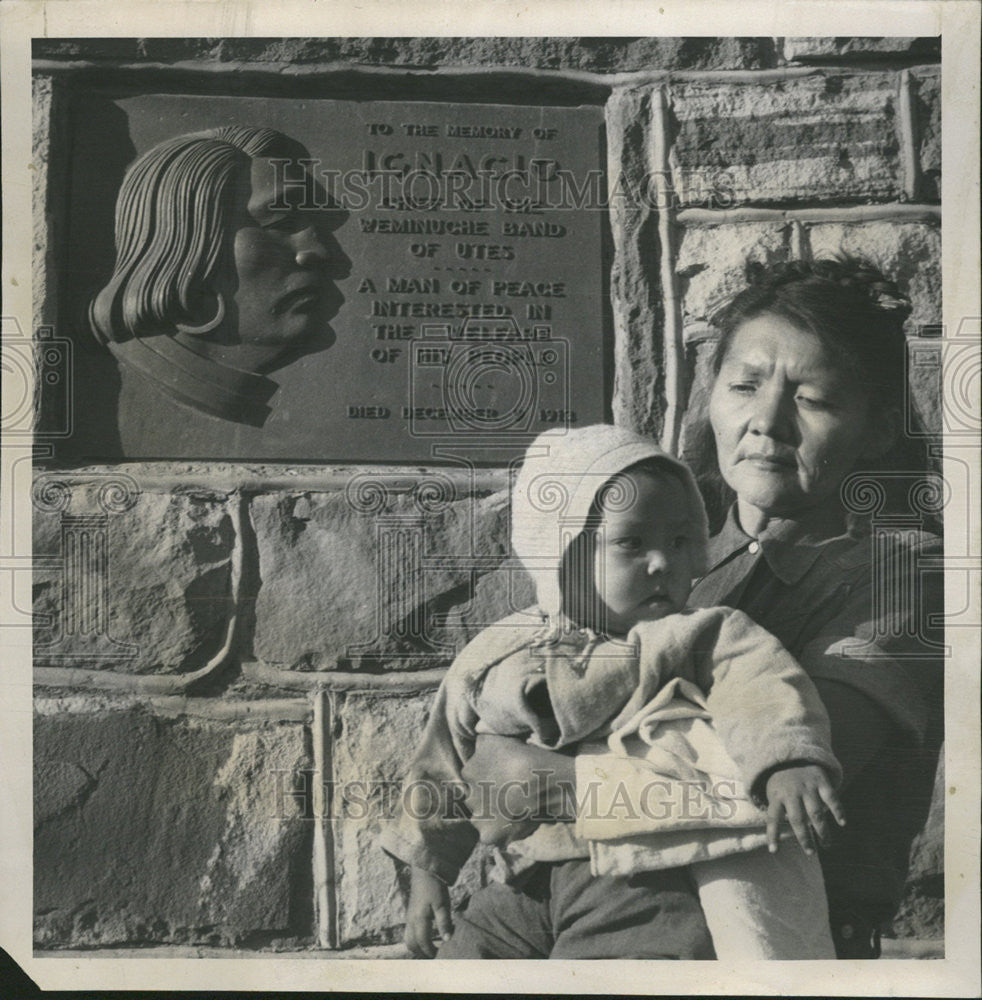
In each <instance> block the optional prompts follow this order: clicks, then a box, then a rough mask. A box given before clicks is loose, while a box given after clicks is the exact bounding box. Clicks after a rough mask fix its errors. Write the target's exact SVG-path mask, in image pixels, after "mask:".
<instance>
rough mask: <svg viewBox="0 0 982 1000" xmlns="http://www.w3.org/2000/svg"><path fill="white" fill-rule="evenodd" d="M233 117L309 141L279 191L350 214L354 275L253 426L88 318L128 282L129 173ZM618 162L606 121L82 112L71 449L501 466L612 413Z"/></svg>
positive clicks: (97, 108)
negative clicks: (118, 238) (166, 378)
mask: <svg viewBox="0 0 982 1000" xmlns="http://www.w3.org/2000/svg"><path fill="white" fill-rule="evenodd" d="M229 125H249V126H259V127H267V128H274V129H276V130H278V131H279V132H282V133H284V135H286V136H288V137H289V138H290V139H293V140H296V141H297V142H298V143H300V144H302V145H303V147H305V151H306V154H307V155H306V156H305V157H304V158H303V160H304V162H303V166H299V165H298V162H297V161H295V160H294V161H290V160H287V159H286V158H281V159H280V160H278V161H276V162H274V165H273V168H272V169H273V170H274V171H278V176H277V184H278V185H279V187H277V192H279V191H280V190H281V189H282V190H284V191H287V192H289V193H291V194H293V195H296V194H297V192H302V172H303V169H306V170H307V171H308V173H309V174H310V175H311V176H312V177H313V178H314V179H315V181H316V182H317V185H316V187H314V188H310V186H309V185H308V188H307V190H306V193H305V194H304V196H305V197H307V198H314V199H318V198H320V199H322V200H323V204H321V205H315V206H314V207H315V208H324V209H327V208H330V209H332V210H333V209H335V208H338V207H339V208H340V209H341V210H342V211H340V212H337V213H336V216H337V224H336V227H335V228H333V229H332V232H331V234H330V238H331V239H332V240H333V241H336V245H335V246H334V249H333V250H332V253H334V254H335V257H336V259H337V260H339V261H341V266H342V270H341V271H340V272H339V274H342V275H344V274H346V275H347V276H340V277H336V278H335V284H336V286H337V290H338V291H339V292H340V295H341V296H343V302H341V303H340V305H339V306H338V307H337V308H336V310H335V311H334V315H333V316H331V317H330V319H329V321H328V322H329V325H330V333H331V336H328V337H324V338H322V340H323V344H322V346H320V347H317V348H316V349H314V348H312V349H311V350H310V352H309V353H306V354H305V355H304V356H302V357H299V358H297V359H296V360H294V361H292V362H291V363H288V364H285V365H284V366H282V367H278V368H275V369H273V370H268V369H267V370H266V374H267V375H268V378H269V379H271V380H272V383H273V385H272V387H271V389H270V392H271V393H272V394H271V395H270V397H269V399H268V401H267V408H268V413H266V415H265V417H264V418H260V419H259V420H253V421H252V422H248V421H245V420H235V419H231V420H230V419H223V418H222V417H220V416H217V415H214V414H213V413H208V412H200V411H199V410H197V409H194V408H193V407H191V406H188V405H187V404H186V402H185V401H182V400H183V396H182V400H176V399H173V398H170V397H168V396H167V395H166V394H165V393H162V392H160V391H158V387H156V386H147V385H145V384H143V381H142V380H141V379H135V380H133V379H130V378H129V375H128V373H127V372H125V371H124V372H123V373H122V376H121V375H120V373H119V371H118V368H119V366H117V365H116V364H115V363H114V359H113V357H112V355H111V354H110V353H109V352H108V351H106V350H105V348H104V347H102V346H101V345H99V344H98V343H97V342H96V339H95V337H93V336H92V333H91V331H90V329H89V323H88V320H87V318H86V309H87V307H88V303H89V302H91V300H92V298H93V296H94V295H96V294H97V293H98V292H99V289H100V288H102V287H103V286H104V285H105V284H106V282H107V279H108V278H109V275H110V274H112V271H113V260H114V257H115V253H114V247H113V237H112V215H113V206H114V203H115V199H116V195H117V192H118V191H119V188H120V184H121V181H122V177H123V172H124V170H125V168H126V167H127V166H128V165H129V164H130V163H131V162H132V161H133V160H134V159H136V157H137V156H139V155H140V154H142V153H144V152H145V151H147V150H149V149H151V148H153V147H155V146H157V145H158V144H159V143H161V142H163V141H165V140H169V139H171V138H173V137H175V136H180V135H185V134H188V133H196V132H200V131H203V130H206V129H214V128H218V127H221V126H229ZM274 160H275V157H274ZM603 163H604V135H603V115H602V110H601V109H600V108H597V107H542V106H519V105H495V104H465V103H459V104H457V103H454V104H446V103H428V102H387V101H365V102H359V101H338V100H297V99H285V98H246V97H214V96H177V95H159V94H158V95H140V96H130V97H106V96H100V95H95V94H90V95H87V96H85V97H81V98H79V99H78V100H77V101H76V103H75V106H74V110H73V143H72V163H71V168H70V176H71V210H70V227H69V241H68V259H67V267H68V274H67V280H66V282H65V283H64V289H65V296H66V298H67V300H68V303H69V306H70V309H69V314H70V315H71V316H72V317H73V322H72V325H73V336H74V339H75V341H76V343H77V347H78V354H79V361H78V364H77V372H78V378H79V379H80V380H81V381H80V384H79V385H77V386H76V399H77V400H78V405H77V413H76V420H75V423H74V434H73V437H72V438H71V440H70V442H68V443H67V448H66V451H70V452H71V453H72V457H74V458H76V459H79V458H87V459H95V458H112V457H116V456H118V455H122V456H125V457H127V458H165V459H166V458H201V459H216V458H217V459H253V460H257V459H259V460H295V461H296V460H299V461H330V460H354V461H385V462H404V461H410V462H428V461H432V460H440V459H441V457H443V458H446V457H447V456H448V454H449V453H450V452H453V453H465V452H462V451H461V449H466V453H469V455H470V457H471V458H473V459H475V460H477V461H504V460H507V459H509V458H511V457H514V456H516V455H519V454H521V452H522V451H523V449H524V447H525V445H526V444H527V443H528V441H529V440H530V439H531V438H532V437H534V436H535V435H536V434H538V433H539V432H540V431H542V430H544V429H546V428H548V427H554V426H564V425H565V426H577V425H582V424H587V423H591V422H595V421H597V420H601V419H603V418H604V416H605V413H606V412H607V409H606V407H607V400H608V396H609V392H608V386H607V385H606V372H607V369H608V365H607V362H606V353H607V350H608V339H609V338H608V337H607V336H606V335H605V327H606V325H607V322H608V321H607V312H608V307H607V305H606V300H607V291H606V287H605V280H606V279H605V275H606V272H607V268H608V266H609V262H608V261H607V260H606V259H605V255H604V252H603V245H604V226H605V224H606V223H605V211H604V206H605V200H606V197H605V196H606V177H605V175H604V173H603V169H602V166H603ZM311 192H313V193H311ZM349 262H350V263H349ZM339 301H340V298H339ZM154 340H155V341H159V340H160V338H154ZM124 367H125V366H124ZM128 381H129V382H132V383H133V384H127V383H128ZM178 381H179V379H178ZM176 388H177V390H178V391H179V390H180V386H179V385H178V386H177V387H176Z"/></svg>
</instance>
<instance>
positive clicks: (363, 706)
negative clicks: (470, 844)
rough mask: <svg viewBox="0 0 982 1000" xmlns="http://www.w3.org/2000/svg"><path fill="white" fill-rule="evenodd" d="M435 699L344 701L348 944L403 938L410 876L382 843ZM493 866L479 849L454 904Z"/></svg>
mask: <svg viewBox="0 0 982 1000" xmlns="http://www.w3.org/2000/svg"><path fill="white" fill-rule="evenodd" d="M432 702H433V692H432V691H429V692H423V693H420V694H409V695H376V694H349V695H347V696H346V697H345V698H344V699H341V700H339V704H338V708H337V720H336V727H335V732H336V733H337V735H336V738H335V741H334V745H333V751H332V752H333V755H334V780H335V781H336V782H337V783H338V784H337V786H336V787H337V789H338V790H341V789H344V788H346V787H347V788H348V789H349V795H348V798H349V800H350V801H349V804H348V805H347V807H346V806H345V805H344V803H343V795H342V803H341V804H340V805H336V807H335V808H334V810H332V813H333V815H335V816H337V818H336V819H334V820H333V823H332V826H333V830H334V837H335V840H334V850H335V872H336V879H337V881H336V885H337V887H338V888H337V904H338V906H337V912H338V934H339V943H340V944H341V946H342V947H347V946H349V945H353V944H361V943H364V942H366V941H379V940H386V941H393V940H398V939H400V938H401V936H402V928H403V924H404V923H405V893H406V882H405V877H403V878H402V879H401V880H400V879H399V878H398V877H397V873H396V864H395V862H394V861H393V859H392V858H390V857H389V856H388V855H387V854H385V853H384V852H383V851H382V850H381V849H380V848H379V847H378V837H379V834H380V831H381V830H382V828H383V825H384V823H386V822H391V821H392V818H393V817H394V816H395V815H396V812H395V811H396V808H397V805H398V787H399V783H400V782H401V781H402V779H403V777H404V775H405V772H406V765H407V764H408V762H409V758H410V756H411V754H412V751H413V749H414V748H415V747H416V745H417V744H418V742H419V738H420V735H421V733H422V731H423V727H424V725H425V724H426V719H427V718H428V716H429V710H430V705H431V704H432ZM356 783H357V784H356ZM335 794H336V795H338V794H341V793H340V791H336V793H335ZM488 864H489V857H488V853H487V851H485V850H483V849H479V850H478V851H476V852H475V854H474V855H473V856H472V857H471V859H470V861H469V862H468V863H467V865H466V866H465V868H464V870H463V871H462V872H461V876H460V878H459V879H458V881H457V884H456V885H455V886H454V888H453V891H452V893H451V899H452V900H453V902H454V905H459V903H460V902H461V901H462V900H463V899H464V898H466V896H467V895H468V894H469V893H471V892H473V891H474V889H475V888H477V887H478V886H480V885H483V884H484V882H485V872H486V869H487V867H488ZM400 881H401V882H402V884H401V885H400Z"/></svg>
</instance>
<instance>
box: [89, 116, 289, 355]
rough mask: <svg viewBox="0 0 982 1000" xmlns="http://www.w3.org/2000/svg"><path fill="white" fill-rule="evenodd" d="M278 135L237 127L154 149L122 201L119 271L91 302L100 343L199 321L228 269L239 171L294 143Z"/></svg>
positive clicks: (132, 173) (128, 181)
mask: <svg viewBox="0 0 982 1000" xmlns="http://www.w3.org/2000/svg"><path fill="white" fill-rule="evenodd" d="M290 142H291V140H289V139H288V138H287V137H286V136H285V135H283V134H282V133H281V132H277V131H275V130H274V129H269V128H254V127H250V126H239V125H229V126H225V127H223V128H217V129H211V130H209V131H207V132H197V133H193V134H190V135H181V136H177V137H176V138H174V139H168V140H166V141H165V142H162V143H160V144H159V145H157V146H154V147H153V148H152V149H150V150H148V151H147V152H146V153H144V154H143V155H142V156H141V157H139V159H137V160H136V161H135V162H134V163H133V164H132V165H131V166H130V168H129V169H128V170H127V172H126V176H125V177H124V179H123V184H122V187H121V188H120V192H119V197H118V198H117V200H116V266H115V269H114V271H113V275H112V277H111V278H110V280H109V282H108V283H107V285H106V286H105V288H103V289H102V291H101V292H99V294H98V295H97V296H96V297H95V299H94V300H93V301H92V304H91V306H90V308H89V319H90V322H91V325H92V330H93V332H94V333H95V335H96V337H97V338H99V339H100V340H101V341H103V342H105V341H109V340H113V341H125V340H129V339H130V338H131V337H138V336H140V335H141V334H144V333H150V332H160V331H162V330H165V331H166V330H167V329H168V328H173V326H174V325H175V324H176V323H178V322H182V321H183V322H186V323H193V322H194V321H195V320H197V321H198V322H200V317H196V316H195V307H196V304H198V303H200V300H201V299H202V297H208V298H214V297H215V289H214V287H213V285H214V278H215V276H216V274H217V272H218V271H219V269H220V268H221V267H223V266H226V265H227V260H228V255H229V254H230V245H231V244H230V239H229V237H230V231H231V222H232V213H233V211H234V207H235V197H234V195H235V180H236V177H237V174H238V172H239V171H240V170H241V169H242V168H244V167H246V166H247V165H248V164H249V161H250V160H251V159H252V158H253V157H256V156H260V155H262V154H263V153H267V152H270V151H272V150H273V149H274V148H282V147H283V146H284V145H285V144H287V143H290Z"/></svg>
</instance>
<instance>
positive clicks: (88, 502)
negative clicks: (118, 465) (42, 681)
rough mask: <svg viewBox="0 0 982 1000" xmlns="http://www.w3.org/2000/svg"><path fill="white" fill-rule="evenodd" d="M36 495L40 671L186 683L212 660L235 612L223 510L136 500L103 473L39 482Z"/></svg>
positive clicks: (168, 498) (209, 500)
mask: <svg viewBox="0 0 982 1000" xmlns="http://www.w3.org/2000/svg"><path fill="white" fill-rule="evenodd" d="M114 481H118V482H120V483H122V484H123V485H122V487H121V489H122V492H120V493H118V494H113V493H112V486H111V484H112V483H113V482H114ZM56 483H64V484H65V486H66V489H67V490H68V498H67V500H65V496H66V494H63V493H61V491H60V490H59V489H58V488H57V486H55V485H53V484H56ZM127 483H129V484H130V485H129V486H127ZM36 485H37V488H36V490H35V510H34V553H35V558H36V560H37V561H36V562H35V568H34V612H35V615H37V616H41V617H40V618H38V619H36V621H37V622H39V624H38V626H37V628H36V630H35V661H36V662H37V663H38V664H42V665H51V666H62V667H64V666H73V667H84V668H87V669H102V668H107V667H111V668H112V669H113V670H117V671H123V672H128V673H182V672H186V671H191V670H194V669H196V668H197V667H200V666H201V665H202V664H204V663H205V662H207V660H208V659H209V658H210V657H211V656H212V655H214V653H215V652H216V651H217V650H218V649H219V648H220V647H221V645H222V643H223V642H224V640H225V632H226V626H227V622H228V618H229V615H230V613H231V610H232V601H231V591H230V580H231V558H232V550H233V546H234V545H235V538H234V530H233V527H232V521H231V518H230V517H229V513H228V510H227V507H226V501H225V499H224V498H218V497H212V496H206V495H191V494H175V495H165V494H159V493H148V492H141V491H140V490H139V488H138V487H137V486H136V483H135V481H134V480H131V479H128V477H122V478H121V477H114V476H113V475H112V474H111V473H110V474H106V475H104V476H92V477H84V476H80V477H79V478H78V479H77V480H75V481H73V479H72V477H71V476H67V477H66V476H62V475H59V474H54V473H39V474H38V477H37V479H36ZM107 490H108V491H109V492H108V493H107V492H106V491H107ZM100 491H101V492H100ZM114 498H115V499H114ZM120 498H122V499H120ZM117 501H119V502H117ZM63 504H64V509H61V508H62V505H63ZM127 505H129V506H127ZM79 518H81V519H82V520H79Z"/></svg>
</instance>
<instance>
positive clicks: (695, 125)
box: [672, 73, 903, 208]
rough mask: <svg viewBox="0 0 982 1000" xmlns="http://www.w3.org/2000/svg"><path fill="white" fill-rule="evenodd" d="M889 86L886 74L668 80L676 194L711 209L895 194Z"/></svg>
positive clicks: (893, 84)
mask: <svg viewBox="0 0 982 1000" xmlns="http://www.w3.org/2000/svg"><path fill="white" fill-rule="evenodd" d="M896 92H897V77H896V75H895V74H892V73H861V74H841V75H835V76H807V77H800V78H795V79H787V80H781V81H776V82H769V83H766V84H764V83H760V84H736V83H734V84H721V83H718V82H710V81H706V80H699V81H694V82H687V83H679V84H676V85H674V86H673V87H672V107H673V111H674V114H675V117H676V119H677V123H678V135H677V138H676V141H675V145H674V148H673V151H672V161H673V162H672V182H673V185H674V190H675V193H676V196H677V198H678V199H679V202H680V203H681V204H686V205H704V206H706V207H716V208H720V207H727V205H726V203H727V202H728V203H729V204H731V205H732V204H740V203H744V202H758V203H772V202H786V201H790V202H798V201H815V200H820V199H824V198H829V199H834V200H835V201H838V202H842V201H889V200H893V199H896V198H899V197H900V194H901V192H902V190H903V185H902V179H901V176H900V165H899V155H898V154H899V149H900V147H899V140H898V135H897V127H896V126H897V123H896ZM710 201H711V202H712V205H709V204H708V203H709V202H710Z"/></svg>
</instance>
